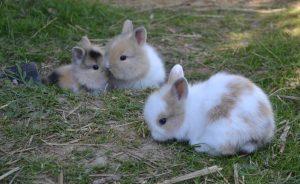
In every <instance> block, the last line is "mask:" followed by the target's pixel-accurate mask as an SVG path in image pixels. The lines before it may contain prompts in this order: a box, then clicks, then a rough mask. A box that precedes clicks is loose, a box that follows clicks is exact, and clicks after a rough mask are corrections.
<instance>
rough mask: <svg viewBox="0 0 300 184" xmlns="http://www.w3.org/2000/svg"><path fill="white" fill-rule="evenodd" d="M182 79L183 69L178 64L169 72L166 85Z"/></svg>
mask: <svg viewBox="0 0 300 184" xmlns="http://www.w3.org/2000/svg"><path fill="white" fill-rule="evenodd" d="M182 77H184V72H183V68H182V66H181V65H180V64H176V65H175V66H173V68H172V69H171V71H170V75H169V79H168V83H169V84H172V83H173V82H175V81H176V80H177V79H179V78H182Z"/></svg>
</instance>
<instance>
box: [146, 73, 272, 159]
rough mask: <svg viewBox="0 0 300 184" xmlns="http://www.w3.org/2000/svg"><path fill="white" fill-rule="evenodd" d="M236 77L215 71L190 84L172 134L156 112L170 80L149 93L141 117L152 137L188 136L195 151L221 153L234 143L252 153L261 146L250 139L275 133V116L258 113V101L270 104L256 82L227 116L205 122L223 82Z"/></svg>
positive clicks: (160, 108)
mask: <svg viewBox="0 0 300 184" xmlns="http://www.w3.org/2000/svg"><path fill="white" fill-rule="evenodd" d="M235 80H237V76H236V75H231V74H227V73H218V74H216V75H214V76H212V77H211V78H210V79H209V80H207V81H205V82H203V83H197V84H195V85H190V86H189V87H188V96H187V98H186V102H185V108H184V109H185V118H184V122H183V124H182V126H181V127H180V129H179V130H178V131H176V132H175V133H172V134H170V133H169V132H166V131H165V130H164V129H162V128H161V127H160V126H158V124H157V117H158V115H159V114H160V113H161V112H164V111H165V110H166V109H165V108H166V103H165V102H164V100H163V96H164V95H165V94H166V93H167V92H169V90H170V88H171V84H166V85H165V86H163V87H162V88H161V89H160V90H159V91H156V92H154V93H153V94H151V95H150V96H149V98H148V99H147V101H146V104H145V108H144V117H145V120H146V122H147V124H148V126H149V128H150V131H151V134H152V136H153V138H154V139H156V140H158V141H165V140H168V139H172V138H176V139H177V140H187V141H189V143H190V144H191V145H199V146H198V147H196V148H195V149H196V151H199V152H206V153H209V154H211V155H221V154H223V153H224V152H223V149H224V146H226V145H228V144H230V145H233V146H236V147H237V148H238V149H239V150H237V151H244V152H248V153H251V152H253V151H255V150H256V149H257V148H258V147H259V146H261V145H256V144H252V143H251V140H253V139H259V140H262V141H263V144H265V143H267V142H269V141H270V140H271V138H272V136H273V134H274V129H275V124H274V117H273V115H271V116H269V117H261V116H259V115H258V113H259V112H258V111H259V108H258V102H263V103H265V104H266V105H267V106H268V107H270V109H271V104H270V102H269V100H268V97H267V96H266V95H265V93H264V92H263V91H262V90H261V89H260V88H259V87H257V86H254V90H253V91H245V92H244V93H243V94H242V95H241V97H240V98H239V99H240V100H239V101H238V102H237V104H236V106H235V107H234V108H233V110H232V111H231V113H230V117H229V118H222V119H219V120H217V121H215V122H212V123H208V119H207V114H208V111H209V110H210V109H211V108H213V107H215V106H216V105H218V104H220V101H221V97H222V95H223V94H224V93H226V92H227V91H228V88H227V87H226V85H227V84H228V83H230V82H234V81H235ZM241 115H243V116H247V117H249V118H251V120H252V121H253V122H254V125H251V126H250V125H249V123H248V124H247V123H246V122H244V121H243V119H242V118H240V116H241ZM167 123H168V122H167ZM233 154H234V153H233Z"/></svg>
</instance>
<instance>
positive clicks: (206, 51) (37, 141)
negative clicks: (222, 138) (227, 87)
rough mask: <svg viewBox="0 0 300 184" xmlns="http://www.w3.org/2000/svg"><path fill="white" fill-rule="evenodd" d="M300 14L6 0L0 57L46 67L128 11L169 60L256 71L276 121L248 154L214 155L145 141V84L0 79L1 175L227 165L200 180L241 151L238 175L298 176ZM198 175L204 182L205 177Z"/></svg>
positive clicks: (146, 175) (85, 177)
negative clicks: (64, 84)
mask: <svg viewBox="0 0 300 184" xmlns="http://www.w3.org/2000/svg"><path fill="white" fill-rule="evenodd" d="M151 14H153V15H154V18H153V19H150V18H149V17H150V15H151ZM203 14H207V15H218V16H216V17H209V18H207V17H205V16H201V15H203ZM299 16H300V10H299V8H298V9H296V8H293V7H290V8H288V9H286V10H284V11H282V12H277V13H271V14H259V13H257V14H254V13H243V12H238V11H214V10H212V11H205V12H202V13H199V12H196V11H194V10H191V11H189V12H187V11H184V10H164V9H158V10H153V11H144V12H141V11H139V10H135V9H129V8H124V7H120V8H116V7H113V6H111V5H104V4H100V3H99V2H97V1H87V2H86V1H81V0H75V1H71V0H66V1H59V0H44V1H37V0H24V1H16V0H6V1H1V2H0V66H1V68H5V67H6V66H11V65H14V64H16V63H20V62H24V61H35V62H37V63H38V65H39V68H40V71H41V73H43V74H45V73H47V72H48V71H49V70H50V69H53V68H54V67H56V66H58V65H61V64H64V63H69V62H70V49H71V48H72V47H73V46H74V45H75V44H76V43H77V42H78V41H79V40H80V38H81V36H83V35H88V36H89V37H90V38H93V39H100V40H97V43H100V44H105V42H106V41H107V39H109V38H111V37H112V36H114V35H116V34H118V33H119V32H120V30H121V26H122V22H123V21H124V20H125V19H132V20H133V22H134V23H135V24H136V25H137V26H138V25H145V27H146V28H147V30H148V40H149V42H150V43H151V44H153V45H155V46H156V47H158V50H159V51H160V52H161V53H162V55H163V57H164V60H165V62H166V67H167V70H169V69H170V68H171V66H172V65H174V64H176V63H181V64H182V65H183V66H184V68H185V70H186V76H187V78H188V79H189V80H190V81H197V80H203V79H207V78H208V77H209V76H210V75H212V74H213V73H216V72H218V71H220V70H226V71H230V72H233V73H239V74H242V75H245V76H247V77H249V78H250V79H251V80H253V81H254V82H256V83H257V84H258V85H259V86H260V87H262V88H263V89H264V90H265V91H266V92H267V93H268V94H271V95H270V99H271V101H272V104H273V107H274V111H275V115H276V122H277V129H278V131H277V132H276V136H275V138H274V141H273V142H272V143H271V144H270V145H268V146H266V147H265V148H264V149H262V150H259V151H258V152H256V153H254V154H251V155H247V156H232V157H220V158H219V157H217V158H215V157H209V156H207V155H204V154H199V153H196V152H195V151H194V150H193V148H191V147H190V146H189V145H188V144H187V143H178V142H168V143H156V142H154V141H152V139H151V137H150V135H149V131H148V130H147V126H146V125H145V123H144V122H143V117H142V108H143V104H144V101H145V98H146V97H147V96H148V94H150V93H151V90H145V91H130V90H125V91H124V90H116V91H112V92H109V93H106V94H103V95H100V96H92V95H89V94H79V95H74V94H72V93H70V92H68V91H64V90H61V89H58V88H56V87H49V86H34V85H31V84H28V85H24V86H21V85H20V86H14V85H12V84H10V82H8V81H0V87H1V88H0V148H1V149H0V175H1V174H3V173H5V172H7V171H9V170H11V169H12V168H14V167H20V168H21V169H20V171H19V172H17V173H18V174H17V175H16V177H15V178H14V182H15V183H33V182H46V181H47V180H51V181H53V182H57V181H58V177H59V174H60V172H61V171H63V176H64V181H65V182H66V183H91V182H93V181H94V180H97V179H100V178H101V176H98V177H97V176H92V174H93V175H96V174H115V175H118V176H121V179H120V180H119V182H121V183H134V182H136V183H141V182H142V181H146V182H147V183H156V182H158V181H163V180H165V179H169V178H171V177H174V176H178V175H182V174H185V173H188V172H192V171H195V170H199V169H202V168H203V167H206V166H212V165H218V166H220V167H222V168H223V170H222V171H221V172H220V173H221V174H222V175H220V174H213V175H209V176H207V177H206V182H207V183H226V181H228V182H229V183H233V181H234V178H233V164H235V163H238V165H239V177H240V179H243V180H244V181H245V183H284V182H286V183H299V182H300V165H299V163H300V157H299V152H300V144H299V141H300V121H299V118H300V117H299V112H300V103H299V95H300V88H299V81H300V71H299V68H300V52H299V51H300V36H299V34H297V32H296V31H295V30H296V28H298V29H299V27H300V22H299ZM257 22H258V23H257ZM254 24H258V25H255V26H254ZM174 31H175V32H174ZM191 35H192V36H191ZM193 35H194V36H193ZM44 66H48V67H46V68H45V67H44ZM287 96H293V97H298V100H295V99H290V98H288V97H287ZM286 123H288V125H289V126H290V127H291V128H290V131H289V134H288V137H287V142H286V147H285V150H284V152H283V153H282V154H281V153H279V146H280V139H279V137H280V135H281V134H282V132H283V128H284V126H285V125H286ZM70 141H73V142H70ZM29 143H30V144H29ZM46 143H69V144H70V145H67V146H65V145H56V146H50V145H47V144H46ZM88 144H89V145H88ZM90 144H94V145H90ZM26 148H30V149H29V150H26ZM24 149H25V150H24ZM99 154H101V155H103V154H104V155H105V156H106V157H107V160H108V162H107V163H106V165H104V166H95V167H92V168H89V167H88V166H87V164H86V163H87V162H91V161H93V160H94V159H95V158H96V157H97V156H98V155H99ZM14 176H15V173H14V174H12V175H10V176H8V177H6V178H5V179H4V183H9V181H10V180H12V179H13V177H14ZM105 178H106V179H109V177H105ZM1 182H2V181H1ZM107 182H109V181H107ZM187 183H190V182H187ZM193 183H204V177H202V178H197V179H195V180H193Z"/></svg>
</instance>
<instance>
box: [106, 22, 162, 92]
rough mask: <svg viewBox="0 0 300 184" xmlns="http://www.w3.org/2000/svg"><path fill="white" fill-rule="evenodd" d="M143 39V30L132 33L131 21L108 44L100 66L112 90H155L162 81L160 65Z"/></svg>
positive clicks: (145, 32)
mask: <svg viewBox="0 0 300 184" xmlns="http://www.w3.org/2000/svg"><path fill="white" fill-rule="evenodd" d="M146 40H147V31H146V29H145V28H144V27H139V28H136V29H134V30H133V25H132V22H131V21H129V20H127V21H125V23H124V26H123V31H122V33H121V34H120V35H118V36H116V37H115V38H113V39H112V41H111V42H110V43H108V44H107V46H106V52H105V57H104V63H103V65H104V68H106V70H107V71H108V73H109V75H108V76H109V85H110V87H111V88H133V89H144V88H147V87H150V88H154V87H159V85H160V84H162V83H163V82H164V80H165V69H164V65H163V62H162V60H161V58H160V57H159V55H158V53H157V51H156V50H155V49H154V48H153V47H151V46H150V45H149V44H147V43H146Z"/></svg>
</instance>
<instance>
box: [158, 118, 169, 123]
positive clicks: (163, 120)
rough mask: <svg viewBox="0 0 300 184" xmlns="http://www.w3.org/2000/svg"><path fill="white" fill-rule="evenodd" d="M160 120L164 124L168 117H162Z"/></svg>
mask: <svg viewBox="0 0 300 184" xmlns="http://www.w3.org/2000/svg"><path fill="white" fill-rule="evenodd" d="M158 122H159V124H160V125H164V124H166V122H167V118H161V119H160V120H159V121H158Z"/></svg>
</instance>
